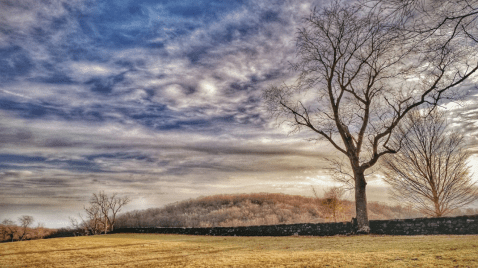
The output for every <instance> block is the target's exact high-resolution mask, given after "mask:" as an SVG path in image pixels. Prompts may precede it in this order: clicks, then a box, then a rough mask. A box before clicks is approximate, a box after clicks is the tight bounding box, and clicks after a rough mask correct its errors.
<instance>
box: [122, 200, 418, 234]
mask: <svg viewBox="0 0 478 268" xmlns="http://www.w3.org/2000/svg"><path fill="white" fill-rule="evenodd" d="M328 201H330V200H327V199H326V198H315V197H304V196H299V195H286V194H271V193H254V194H236V195H214V196H207V197H200V198H197V199H191V200H186V201H182V202H177V203H173V204H169V205H166V206H165V207H163V208H150V209H146V210H139V211H138V210H137V211H131V212H127V213H124V214H121V215H119V216H118V218H117V223H116V227H216V226H223V227H226V226H251V225H274V224H292V223H318V222H333V221H335V220H336V221H338V222H340V221H350V220H351V219H352V217H354V216H355V207H354V203H353V202H352V201H348V200H339V202H338V205H337V206H336V207H335V208H331V207H330V205H329V204H330V202H328ZM368 209H369V218H370V219H371V220H378V219H402V218H415V217H422V216H423V215H422V214H420V213H418V212H416V211H413V210H412V209H410V208H404V207H401V206H389V205H386V204H383V203H378V202H369V204H368ZM332 210H335V212H336V213H335V215H336V216H335V219H334V217H333V211H332Z"/></svg>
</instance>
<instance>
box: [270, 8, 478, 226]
mask: <svg viewBox="0 0 478 268" xmlns="http://www.w3.org/2000/svg"><path fill="white" fill-rule="evenodd" d="M409 14H411V13H410V12H409V13H406V12H391V11H388V12H387V11H386V10H385V9H384V8H383V7H380V6H376V7H372V8H371V7H367V6H364V5H361V4H360V5H359V4H357V5H347V4H344V3H342V2H340V1H334V2H333V3H332V4H331V5H330V6H327V7H324V8H321V9H319V10H314V11H313V12H312V13H311V15H310V16H309V17H308V18H306V19H305V20H304V27H303V28H301V29H299V30H298V32H297V62H296V63H295V64H294V70H295V71H297V72H298V73H299V76H298V79H297V82H296V83H295V84H293V85H288V84H283V85H279V86H271V87H269V88H268V89H267V90H266V91H265V92H264V99H265V101H266V104H267V107H268V109H269V111H270V112H271V113H272V114H273V115H274V116H277V117H278V118H283V119H284V120H285V121H287V122H289V123H290V124H291V126H292V127H293V129H294V131H300V130H302V129H307V130H311V131H312V132H313V133H315V134H316V137H317V139H322V140H325V141H327V142H329V143H330V144H331V145H332V146H333V147H334V148H335V149H336V150H338V151H339V152H341V153H342V154H344V155H345V156H346V158H347V161H348V164H349V165H350V169H351V171H352V173H353V180H354V186H355V207H356V217H357V223H358V232H363V233H367V232H369V231H370V228H369V223H368V213H367V198H366V185H367V182H366V179H365V172H366V171H367V170H368V169H370V168H371V167H373V166H374V165H375V164H376V163H377V161H378V160H379V158H380V157H382V156H384V155H386V154H393V153H396V152H397V151H399V149H400V144H398V145H397V146H392V144H391V143H390V138H391V135H392V134H394V132H395V129H396V127H397V125H398V124H399V123H400V121H401V120H402V119H403V118H404V117H405V116H406V115H407V113H409V112H410V111H413V110H414V109H417V108H418V107H420V106H421V105H424V104H427V105H430V106H436V105H438V104H439V103H440V101H442V100H443V99H449V98H451V97H452V96H453V95H452V94H451V92H450V91H451V90H453V89H454V88H457V87H458V86H459V85H460V84H462V83H463V82H464V81H465V80H466V79H467V78H469V77H470V76H471V75H472V74H474V73H475V72H476V70H477V69H478V64H477V57H476V55H478V53H477V50H478V47H477V46H476V43H473V42H474V40H473V39H472V38H470V35H468V34H467V32H469V31H464V30H462V28H460V31H459V32H458V31H453V30H452V31H446V30H443V31H441V30H440V31H426V32H425V31H418V30H416V27H415V26H416V24H417V23H413V22H418V21H420V20H422V21H427V14H425V13H423V12H420V11H419V10H418V11H417V12H414V13H413V15H409ZM400 16H408V17H406V18H404V17H400ZM473 18H474V19H476V16H475V15H473ZM410 25H411V26H410ZM460 25H461V26H463V27H465V28H467V29H474V27H476V23H475V21H474V20H470V19H468V18H467V23H466V24H460ZM412 26H413V27H415V28H413V27H412ZM409 28H410V29H409ZM411 28H413V29H411ZM447 29H448V28H447ZM452 29H453V28H452ZM470 31H471V30H470ZM453 93H456V91H455V92H453Z"/></svg>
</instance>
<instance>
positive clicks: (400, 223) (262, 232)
mask: <svg viewBox="0 0 478 268" xmlns="http://www.w3.org/2000/svg"><path fill="white" fill-rule="evenodd" d="M356 229H357V228H356V222H355V221H354V220H352V221H351V222H339V223H303V224H284V225H266V226H244V227H212V228H186V227H185V228H120V229H117V230H115V231H114V232H112V233H158V234H186V235H213V236H291V235H303V236H331V235H349V234H354V233H355V231H356ZM370 230H371V231H370V233H372V234H386V235H429V234H478V215H474V216H460V217H450V218H418V219H405V220H381V221H370Z"/></svg>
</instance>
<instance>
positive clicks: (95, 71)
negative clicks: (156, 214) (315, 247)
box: [0, 0, 472, 222]
mask: <svg viewBox="0 0 478 268" xmlns="http://www.w3.org/2000/svg"><path fill="white" fill-rule="evenodd" d="M319 4H321V2H320V1H317V2H297V1H272V0H271V1H199V2H197V1H153V0H140V1H130V0H122V1H112V0H111V1H66V0H65V1H63V0H57V1H49V2H44V1H43V2H42V1H40V2H39V1H26V0H19V1H2V2H1V3H0V72H1V73H2V74H3V75H2V76H1V77H0V82H1V85H0V140H1V141H2V142H1V143H0V149H1V153H0V160H1V161H0V163H1V164H0V181H1V183H0V185H1V186H0V196H1V197H2V200H3V201H2V202H3V204H2V205H1V206H0V210H8V211H10V212H9V213H10V214H8V215H13V214H11V213H13V212H12V211H14V210H17V209H20V210H21V211H25V212H31V211H34V209H33V208H35V209H36V208H37V207H38V204H41V205H42V206H44V207H45V208H47V207H48V208H51V209H52V210H53V208H55V209H57V210H58V211H59V212H58V213H59V215H60V214H61V215H62V216H61V217H62V218H61V219H59V220H58V221H59V222H65V221H67V220H65V217H66V218H67V216H72V215H74V214H76V213H77V212H78V211H79V210H81V209H82V205H83V204H79V203H81V202H87V200H88V198H89V195H91V193H93V192H97V191H99V190H107V191H110V192H111V191H116V192H119V193H122V194H128V195H131V196H132V197H133V198H136V200H143V201H142V202H139V201H138V202H136V203H135V202H133V204H135V206H136V207H135V206H132V207H129V209H135V208H139V207H141V208H143V207H145V206H150V207H155V206H160V205H163V204H166V203H169V202H174V201H179V200H181V199H187V198H193V197H197V196H200V195H208V194H218V193H235V192H248V191H275V192H286V193H295V194H299V193H301V192H302V193H304V192H305V193H308V191H309V189H308V188H309V186H308V185H310V184H311V183H312V182H314V183H315V182H324V181H325V180H326V178H327V173H326V171H324V170H323V167H324V163H323V157H324V156H328V155H330V154H331V152H333V148H331V147H330V146H329V145H327V144H326V143H318V144H314V143H310V142H307V141H306V139H307V138H310V137H311V135H312V134H311V133H305V132H304V133H299V134H298V135H291V136H287V135H286V134H287V132H288V131H287V129H286V127H284V126H282V127H281V128H276V127H273V123H274V122H273V121H271V120H270V118H269V117H268V114H267V113H266V112H265V110H264V108H263V106H262V99H261V95H262V92H263V89H265V88H267V87H268V86H269V85H271V84H276V83H281V82H283V81H293V80H294V74H293V73H292V72H290V71H289V62H292V61H293V60H294V57H295V47H294V46H295V42H294V40H295V39H294V38H295V32H296V29H297V28H298V27H299V26H300V23H301V18H302V17H303V16H306V15H307V14H308V13H309V12H310V9H311V8H313V6H315V5H319ZM465 115H466V114H465ZM470 116H471V115H470ZM471 119H472V118H470V122H469V123H470V125H469V127H472V126H471ZM310 178H314V179H315V180H311V179H310ZM295 186H296V187H297V188H294V187H295ZM310 194H311V193H310ZM25 197H28V198H25ZM145 202H146V203H145ZM145 204H147V205H145ZM49 211H50V210H49ZM2 212H3V211H2ZM58 217H60V216H58Z"/></svg>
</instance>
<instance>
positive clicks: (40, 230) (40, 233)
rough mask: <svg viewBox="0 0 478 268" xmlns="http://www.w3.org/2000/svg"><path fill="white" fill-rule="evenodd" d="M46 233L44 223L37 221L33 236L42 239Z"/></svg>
mask: <svg viewBox="0 0 478 268" xmlns="http://www.w3.org/2000/svg"><path fill="white" fill-rule="evenodd" d="M47 233H48V230H47V229H46V228H45V224H44V223H42V222H39V223H37V227H36V228H35V237H36V238H40V239H43V237H45V235H47Z"/></svg>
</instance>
